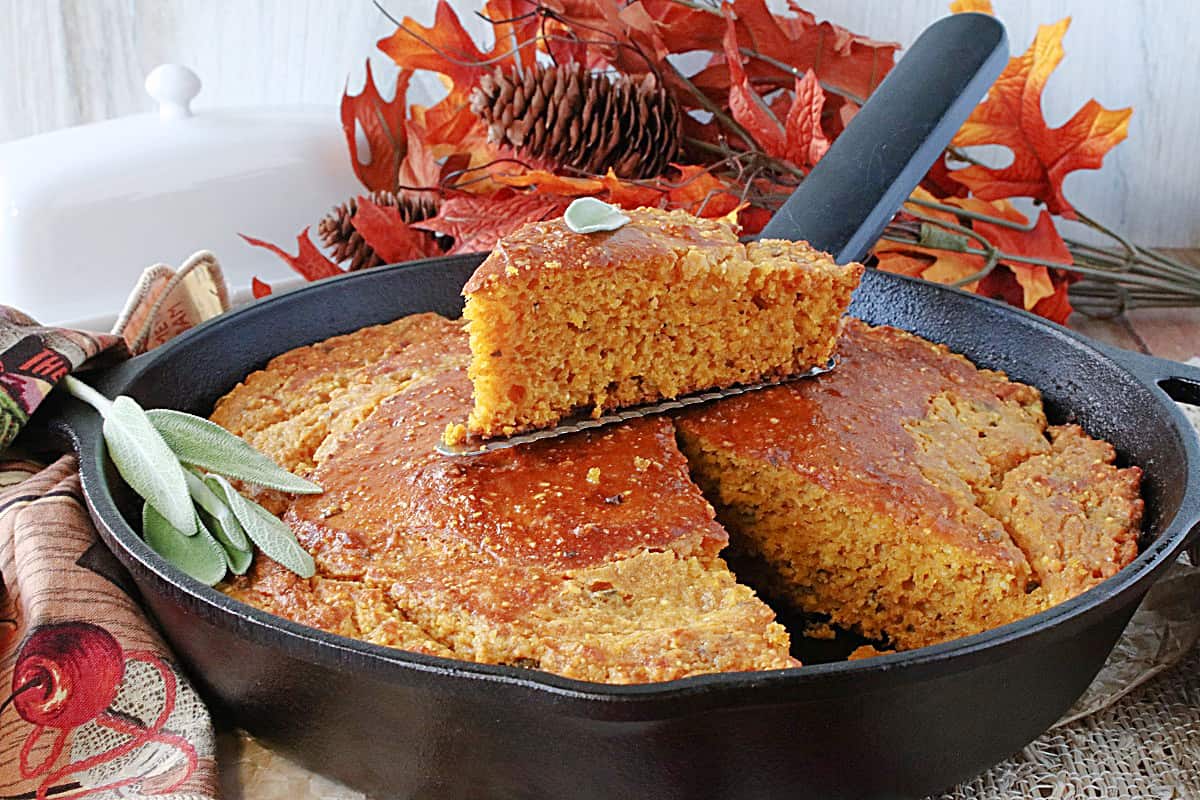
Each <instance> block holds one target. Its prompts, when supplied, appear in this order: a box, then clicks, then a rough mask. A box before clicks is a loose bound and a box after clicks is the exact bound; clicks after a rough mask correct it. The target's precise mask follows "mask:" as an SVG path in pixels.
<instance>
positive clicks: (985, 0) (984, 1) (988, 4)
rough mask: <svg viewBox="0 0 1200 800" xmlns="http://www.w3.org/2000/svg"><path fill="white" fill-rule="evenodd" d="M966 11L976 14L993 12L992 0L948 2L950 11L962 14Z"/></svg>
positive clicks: (957, 0) (955, 0) (956, 0)
mask: <svg viewBox="0 0 1200 800" xmlns="http://www.w3.org/2000/svg"><path fill="white" fill-rule="evenodd" d="M966 12H975V13H977V14H995V13H996V12H995V11H992V0H954V2H953V3H951V4H950V13H952V14H963V13H966Z"/></svg>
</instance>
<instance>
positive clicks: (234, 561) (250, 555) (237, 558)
mask: <svg viewBox="0 0 1200 800" xmlns="http://www.w3.org/2000/svg"><path fill="white" fill-rule="evenodd" d="M197 511H199V513H200V521H201V522H203V523H204V526H205V527H206V528H208V530H209V531H210V532H211V533H212V535H213V538H214V539H216V540H217V541H218V542H220V543H221V548H222V549H223V550H224V551H225V563H226V564H227V565H228V566H229V571H230V572H232V573H233V574H234V575H245V574H246V570H248V569H249V568H250V562H252V561H253V560H254V546H253V545H252V544H250V542H249V541H247V540H246V534H245V532H244V531H243V530H242V526H241V525H240V524H239V523H238V521H237V520H236V519H234V518H233V515H232V513H230V515H229V516H230V519H228V520H219V519H217V518H215V517H213V516H211V515H209V514H208V513H206V512H205V511H203V510H200V509H197ZM230 531H236V532H237V535H238V536H241V537H242V541H244V542H246V544H245V546H244V547H239V546H237V544H236V543H235V542H233V541H232V540H231V539H230V537H229V532H230Z"/></svg>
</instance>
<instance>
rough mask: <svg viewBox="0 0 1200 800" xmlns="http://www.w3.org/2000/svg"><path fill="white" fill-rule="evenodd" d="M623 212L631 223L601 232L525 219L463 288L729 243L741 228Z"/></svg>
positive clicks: (653, 212)
mask: <svg viewBox="0 0 1200 800" xmlns="http://www.w3.org/2000/svg"><path fill="white" fill-rule="evenodd" d="M625 213H626V214H627V215H628V216H629V217H630V223H629V224H628V225H625V226H623V227H620V228H618V229H617V230H615V231H608V232H601V233H575V232H573V231H572V230H571V229H570V228H568V227H567V226H566V223H565V222H563V220H562V218H561V217H556V218H555V219H551V220H545V221H543V222H528V223H526V224H524V225H522V226H521V227H520V228H517V230H515V231H513V232H512V233H511V234H509V235H508V236H506V237H504V238H503V239H501V240H500V242H499V243H497V245H496V248H495V249H494V250H493V251H492V253H491V255H489V256H488V257H487V259H486V260H484V262H483V263H482V264H481V265H480V266H479V269H477V270H475V274H474V275H472V276H471V278H470V280H468V281H467V283H466V285H465V286H463V294H464V295H471V294H475V293H476V292H479V291H482V290H484V289H485V288H487V287H489V286H491V285H493V284H495V283H497V282H499V281H504V280H509V279H511V278H513V277H516V276H518V275H520V276H530V275H536V274H537V273H539V272H541V271H543V270H579V269H587V270H597V269H617V268H618V267H620V266H622V265H623V264H628V263H631V262H639V261H649V260H652V259H654V258H657V257H662V256H665V255H667V254H670V253H675V252H681V251H683V250H687V249H688V248H694V247H701V248H730V247H733V246H735V245H737V242H738V236H737V232H736V231H735V230H734V228H733V227H732V226H731V225H730V224H729V223H727V222H724V221H722V220H717V219H703V218H701V217H695V216H692V215H691V214H688V213H687V212H685V211H660V210H659V209H654V208H639V209H635V210H633V211H627V212H625Z"/></svg>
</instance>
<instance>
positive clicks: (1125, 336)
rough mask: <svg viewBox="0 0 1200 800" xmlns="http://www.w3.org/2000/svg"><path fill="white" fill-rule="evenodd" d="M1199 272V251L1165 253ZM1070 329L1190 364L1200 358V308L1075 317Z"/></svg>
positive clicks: (1072, 319) (1075, 315) (1072, 318)
mask: <svg viewBox="0 0 1200 800" xmlns="http://www.w3.org/2000/svg"><path fill="white" fill-rule="evenodd" d="M1164 252H1167V253H1170V254H1171V255H1173V256H1175V257H1176V258H1178V259H1179V260H1181V261H1184V262H1186V263H1188V264H1194V265H1195V266H1196V267H1197V269H1200V250H1165V251H1164ZM1069 325H1070V327H1071V328H1073V329H1074V330H1076V331H1079V332H1080V333H1082V334H1085V335H1087V336H1091V337H1093V338H1095V339H1099V340H1101V341H1103V342H1108V343H1109V344H1115V345H1116V346H1117V347H1124V348H1125V349H1127V350H1137V351H1139V352H1142V353H1149V354H1151V355H1156V356H1160V357H1161V358H1170V359H1174V360H1175V361H1187V360H1188V359H1189V358H1192V357H1193V356H1200V308H1178V309H1176V308H1169V309H1159V308H1152V309H1142V310H1134V311H1130V312H1128V313H1126V314H1124V315H1122V316H1120V317H1117V318H1115V319H1091V318H1089V317H1085V316H1084V315H1082V314H1073V315H1071V319H1070V320H1069Z"/></svg>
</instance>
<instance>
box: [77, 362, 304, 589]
mask: <svg viewBox="0 0 1200 800" xmlns="http://www.w3.org/2000/svg"><path fill="white" fill-rule="evenodd" d="M63 387H64V388H65V389H66V390H67V391H68V392H70V394H71V395H72V396H74V397H76V398H78V399H79V400H82V401H83V402H85V403H87V404H88V405H90V406H91V407H92V408H94V409H95V410H96V411H97V412H99V414H100V416H101V417H103V419H104V425H103V428H102V431H103V434H104V442H105V444H106V445H107V446H108V452H109V456H110V457H111V458H112V460H113V464H115V465H116V468H117V472H119V473H120V474H121V477H122V478H124V479H125V482H126V483H128V484H129V487H130V488H131V489H133V491H134V492H136V493H137V494H138V495H139V496H140V497H141V498H142V499H143V500H145V501H146V502H145V505H144V506H143V507H142V537H143V538H144V539H145V541H146V543H147V544H148V545H150V547H152V548H153V549H154V551H155V552H156V553H158V554H159V555H160V556H162V557H163V558H164V559H166V560H167V561H169V562H170V563H172V564H174V565H175V566H176V567H178V568H179V569H181V570H183V571H184V572H186V573H187V574H188V575H191V576H192V577H193V578H195V579H196V580H198V581H201V582H202V583H206V584H208V585H209V586H212V585H213V584H215V583H217V582H219V581H220V580H221V579H222V578H224V577H225V575H226V573H227V572H232V573H233V574H234V575H241V574H243V573H245V571H246V570H247V569H248V568H249V567H250V562H251V560H252V558H253V554H254V548H255V547H257V548H258V550H260V551H261V552H262V553H263V554H264V555H266V556H267V557H268V558H271V559H273V560H274V561H277V562H279V564H281V565H282V566H284V567H286V568H287V569H290V570H291V571H292V572H295V573H296V574H297V575H299V576H300V577H302V578H310V577H312V576H313V574H314V573H315V572H316V565H315V564H314V562H313V559H312V556H311V555H309V554H308V552H307V551H305V549H304V548H303V547H301V546H300V543H299V542H298V541H296V535H295V534H294V533H293V532H292V529H291V528H289V527H288V526H287V525H286V524H284V522H283V521H282V520H280V519H279V518H278V517H276V516H275V515H274V514H272V513H271V512H269V511H267V510H266V509H265V508H263V507H262V506H260V505H259V504H258V503H256V502H254V501H253V500H251V499H249V498H248V497H246V496H245V495H243V494H241V493H240V492H238V491H237V490H236V489H235V488H234V487H233V485H232V484H230V483H229V480H227V479H229V478H233V479H235V480H240V481H244V482H246V483H252V484H255V485H257V486H262V487H265V488H268V489H277V490H279V491H283V492H289V493H291V494H316V493H318V492H320V491H321V487H320V486H318V485H317V484H315V483H313V482H312V481H309V480H305V479H304V478H301V477H299V476H298V475H293V474H292V473H290V472H288V471H287V470H285V469H284V468H283V467H281V466H279V465H278V464H276V463H275V462H274V461H272V460H271V459H270V458H269V457H267V456H266V455H265V454H263V453H262V452H260V451H258V450H256V449H254V448H253V447H251V446H250V445H249V444H247V443H246V442H245V441H243V440H242V439H239V438H238V437H237V436H234V435H233V434H232V433H230V432H229V431H227V430H225V429H224V428H222V427H221V426H220V425H217V424H216V423H214V422H210V421H209V420H206V419H204V418H202V417H197V416H194V415H192V414H185V413H183V412H182V411H172V410H170V409H152V410H150V411H145V410H144V409H142V407H141V406H140V405H138V403H137V401H135V400H134V399H133V398H131V397H126V396H124V395H122V396H120V397H117V398H116V399H113V400H110V399H108V398H107V397H105V396H104V395H102V394H100V393H99V392H97V391H96V390H95V389H93V388H92V387H90V386H88V385H87V384H86V383H84V382H83V381H81V380H79V379H78V378H75V377H73V376H70V375H68V376H67V377H65V378H64V379H63Z"/></svg>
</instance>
